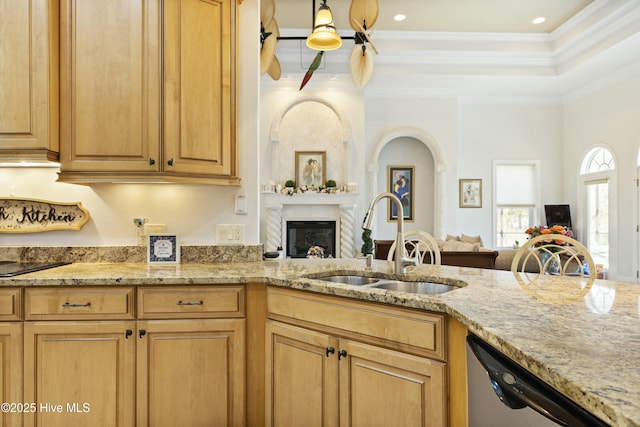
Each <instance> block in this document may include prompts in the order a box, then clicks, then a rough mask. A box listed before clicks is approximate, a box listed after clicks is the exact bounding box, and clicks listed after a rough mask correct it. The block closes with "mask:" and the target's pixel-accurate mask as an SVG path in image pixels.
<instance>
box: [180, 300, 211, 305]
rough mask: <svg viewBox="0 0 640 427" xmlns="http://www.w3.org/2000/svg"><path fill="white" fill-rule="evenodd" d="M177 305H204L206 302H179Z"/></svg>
mask: <svg viewBox="0 0 640 427" xmlns="http://www.w3.org/2000/svg"><path fill="white" fill-rule="evenodd" d="M176 305H204V301H202V300H200V301H178V302H177V303H176Z"/></svg>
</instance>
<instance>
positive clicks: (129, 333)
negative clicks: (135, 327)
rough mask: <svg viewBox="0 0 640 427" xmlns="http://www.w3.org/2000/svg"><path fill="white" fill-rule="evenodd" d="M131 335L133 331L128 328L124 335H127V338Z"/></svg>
mask: <svg viewBox="0 0 640 427" xmlns="http://www.w3.org/2000/svg"><path fill="white" fill-rule="evenodd" d="M131 335H133V331H132V330H131V329H127V330H126V331H125V332H124V337H125V339H129V337H130V336H131Z"/></svg>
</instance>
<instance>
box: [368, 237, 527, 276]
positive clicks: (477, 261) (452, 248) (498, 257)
mask: <svg viewBox="0 0 640 427" xmlns="http://www.w3.org/2000/svg"><path fill="white" fill-rule="evenodd" d="M436 241H437V242H438V247H439V249H440V258H441V263H442V264H443V265H454V266H459V267H476V268H488V269H496V270H507V271H509V270H511V263H512V261H513V258H514V256H515V254H516V252H517V249H500V250H493V249H487V248H484V247H483V246H482V239H480V236H467V235H464V234H462V235H460V236H451V235H447V236H446V237H445V239H444V240H439V239H436ZM393 242H394V241H393V240H374V241H373V246H374V257H375V258H376V259H387V256H388V254H389V249H390V248H391V245H392V244H393ZM425 258H428V259H424V260H423V262H425V263H429V262H431V259H430V257H429V254H428V253H427V254H425Z"/></svg>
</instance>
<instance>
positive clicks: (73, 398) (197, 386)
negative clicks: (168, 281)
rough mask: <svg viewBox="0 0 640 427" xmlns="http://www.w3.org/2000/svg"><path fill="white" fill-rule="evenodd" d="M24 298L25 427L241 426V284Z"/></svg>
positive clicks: (41, 291) (39, 292) (30, 293)
mask: <svg viewBox="0 0 640 427" xmlns="http://www.w3.org/2000/svg"><path fill="white" fill-rule="evenodd" d="M24 292H25V296H24V301H25V315H24V317H25V320H26V322H25V324H24V362H25V365H24V366H25V369H24V399H27V400H25V401H28V402H36V403H37V405H38V410H37V411H36V412H34V413H28V414H25V418H24V419H25V425H34V426H35V425H38V426H58V425H59V426H74V425H76V426H86V425H110V426H134V425H135V426H154V427H155V426H176V425H226V426H242V425H244V423H245V399H244V396H245V389H244V380H245V375H244V370H245V355H244V348H245V347H244V339H245V320H244V314H245V313H244V309H245V305H244V288H243V287H242V286H224V285H219V286H201V287H200V286H193V287H185V286H163V287H139V288H133V287H82V288H78V287H60V288H27V289H25V291H24ZM136 302H137V304H136ZM0 307H1V305H0ZM136 308H137V309H138V311H137V313H136V310H135V309H136ZM136 314H137V315H136ZM48 403H50V404H51V405H53V406H51V407H50V408H49V407H46V408H45V409H42V408H41V405H42V404H48ZM58 405H62V406H61V407H60V406H58ZM58 408H61V409H58ZM58 411H61V412H58Z"/></svg>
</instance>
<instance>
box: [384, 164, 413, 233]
mask: <svg viewBox="0 0 640 427" xmlns="http://www.w3.org/2000/svg"><path fill="white" fill-rule="evenodd" d="M387 176H388V181H387V188H388V189H389V191H390V192H391V193H393V194H395V195H396V196H398V198H399V199H400V201H401V202H402V218H403V219H404V220H405V221H409V222H413V194H414V193H413V181H414V179H415V174H414V167H413V166H389V167H388V174H387ZM397 219H398V212H397V207H396V204H395V203H393V202H391V201H389V216H388V218H387V221H389V222H391V221H395V220H397Z"/></svg>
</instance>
